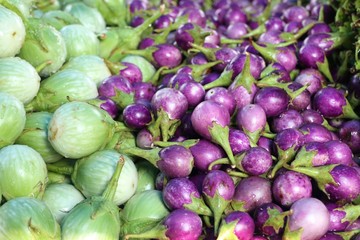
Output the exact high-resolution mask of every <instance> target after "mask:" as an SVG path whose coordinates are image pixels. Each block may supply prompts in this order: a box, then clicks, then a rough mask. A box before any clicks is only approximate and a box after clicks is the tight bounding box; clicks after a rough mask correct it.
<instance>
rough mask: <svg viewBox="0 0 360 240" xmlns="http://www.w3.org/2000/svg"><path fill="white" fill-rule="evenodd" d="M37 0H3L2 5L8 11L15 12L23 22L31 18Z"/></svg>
mask: <svg viewBox="0 0 360 240" xmlns="http://www.w3.org/2000/svg"><path fill="white" fill-rule="evenodd" d="M34 2H35V0H1V1H0V3H1V5H3V6H4V7H6V8H7V9H10V10H11V11H13V12H15V13H16V14H17V15H19V17H21V18H22V19H23V20H25V19H26V18H28V17H30V16H31V13H32V10H33V4H34Z"/></svg>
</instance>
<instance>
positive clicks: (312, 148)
mask: <svg viewBox="0 0 360 240" xmlns="http://www.w3.org/2000/svg"><path fill="white" fill-rule="evenodd" d="M329 158H330V156H329V151H328V148H327V147H326V145H325V143H323V142H309V143H306V144H304V145H303V146H302V147H301V148H300V150H299V151H298V152H297V153H296V156H295V159H294V160H293V161H292V162H291V166H292V167H310V166H314V167H316V166H323V165H326V164H328V163H329Z"/></svg>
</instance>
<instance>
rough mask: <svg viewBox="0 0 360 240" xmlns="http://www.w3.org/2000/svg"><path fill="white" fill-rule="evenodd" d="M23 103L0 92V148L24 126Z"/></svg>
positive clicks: (6, 144) (11, 141)
mask: <svg viewBox="0 0 360 240" xmlns="http://www.w3.org/2000/svg"><path fill="white" fill-rule="evenodd" d="M25 121H26V115H25V109H24V104H23V103H22V102H20V100H19V99H17V98H16V97H14V96H12V95H10V94H8V93H5V92H0V149H1V148H2V147H5V146H8V145H11V144H13V143H14V142H15V140H16V139H17V138H18V137H19V136H20V134H21V132H22V131H23V129H24V127H25Z"/></svg>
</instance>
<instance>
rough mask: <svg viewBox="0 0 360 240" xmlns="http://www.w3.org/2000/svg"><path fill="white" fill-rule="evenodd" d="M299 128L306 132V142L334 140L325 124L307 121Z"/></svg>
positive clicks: (304, 139) (304, 138)
mask: <svg viewBox="0 0 360 240" xmlns="http://www.w3.org/2000/svg"><path fill="white" fill-rule="evenodd" d="M299 130H300V131H301V132H302V133H303V134H304V137H303V141H304V143H309V142H327V141H330V140H332V135H331V133H330V131H329V130H327V129H326V128H325V127H324V126H323V125H321V124H317V123H306V124H304V125H302V126H301V127H300V128H299Z"/></svg>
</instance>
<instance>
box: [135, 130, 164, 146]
mask: <svg viewBox="0 0 360 240" xmlns="http://www.w3.org/2000/svg"><path fill="white" fill-rule="evenodd" d="M155 140H159V139H154V138H153V136H152V134H151V133H150V132H149V131H148V130H147V129H146V128H143V129H141V130H140V131H139V132H138V133H137V135H136V146H138V147H139V148H143V149H147V148H152V147H153V146H154V141H155Z"/></svg>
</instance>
